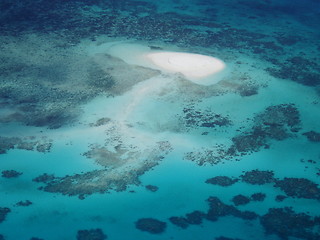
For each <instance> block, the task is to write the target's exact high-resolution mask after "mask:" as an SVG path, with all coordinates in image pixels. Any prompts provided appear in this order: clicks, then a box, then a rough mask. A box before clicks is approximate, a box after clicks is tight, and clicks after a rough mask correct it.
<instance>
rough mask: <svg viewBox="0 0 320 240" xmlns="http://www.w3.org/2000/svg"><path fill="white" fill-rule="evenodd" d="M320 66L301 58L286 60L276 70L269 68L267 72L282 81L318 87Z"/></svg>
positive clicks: (315, 62)
mask: <svg viewBox="0 0 320 240" xmlns="http://www.w3.org/2000/svg"><path fill="white" fill-rule="evenodd" d="M319 70H320V65H319V64H318V63H317V61H311V60H309V59H306V58H303V57H301V56H296V57H292V58H288V59H286V61H284V62H283V63H278V64H277V66H276V67H275V68H267V69H266V71H267V72H268V73H269V74H270V75H272V76H274V77H276V78H281V79H287V80H291V81H294V82H297V83H300V84H303V85H306V86H317V85H319V84H320V74H319Z"/></svg>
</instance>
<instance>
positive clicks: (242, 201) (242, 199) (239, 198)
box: [232, 194, 250, 206]
mask: <svg viewBox="0 0 320 240" xmlns="http://www.w3.org/2000/svg"><path fill="white" fill-rule="evenodd" d="M232 202H233V203H234V205H236V206H239V205H246V204H248V203H249V202H250V198H248V197H246V196H244V195H242V194H239V195H236V196H234V197H233V198H232Z"/></svg>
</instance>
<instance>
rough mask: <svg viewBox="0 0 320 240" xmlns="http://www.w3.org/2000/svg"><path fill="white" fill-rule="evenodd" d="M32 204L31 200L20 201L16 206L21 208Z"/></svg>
mask: <svg viewBox="0 0 320 240" xmlns="http://www.w3.org/2000/svg"><path fill="white" fill-rule="evenodd" d="M31 204H32V202H31V201H29V200H25V201H20V202H17V203H16V206H20V207H28V206H30V205H31Z"/></svg>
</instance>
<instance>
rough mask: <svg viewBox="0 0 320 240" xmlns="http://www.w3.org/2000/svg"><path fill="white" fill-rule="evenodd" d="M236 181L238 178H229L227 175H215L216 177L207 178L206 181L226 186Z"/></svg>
mask: <svg viewBox="0 0 320 240" xmlns="http://www.w3.org/2000/svg"><path fill="white" fill-rule="evenodd" d="M238 181H239V180H238V179H237V178H230V177H227V176H216V177H213V178H209V179H207V180H206V183H209V184H213V185H219V186H222V187H228V186H231V185H233V184H234V183H236V182H238Z"/></svg>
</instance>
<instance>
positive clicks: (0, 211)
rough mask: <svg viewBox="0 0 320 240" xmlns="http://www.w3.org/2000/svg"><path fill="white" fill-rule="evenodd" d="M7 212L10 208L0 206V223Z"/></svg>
mask: <svg viewBox="0 0 320 240" xmlns="http://www.w3.org/2000/svg"><path fill="white" fill-rule="evenodd" d="M9 212H11V209H10V208H6V207H0V223H1V222H3V221H4V220H5V219H6V216H7V214H8V213H9Z"/></svg>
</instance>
